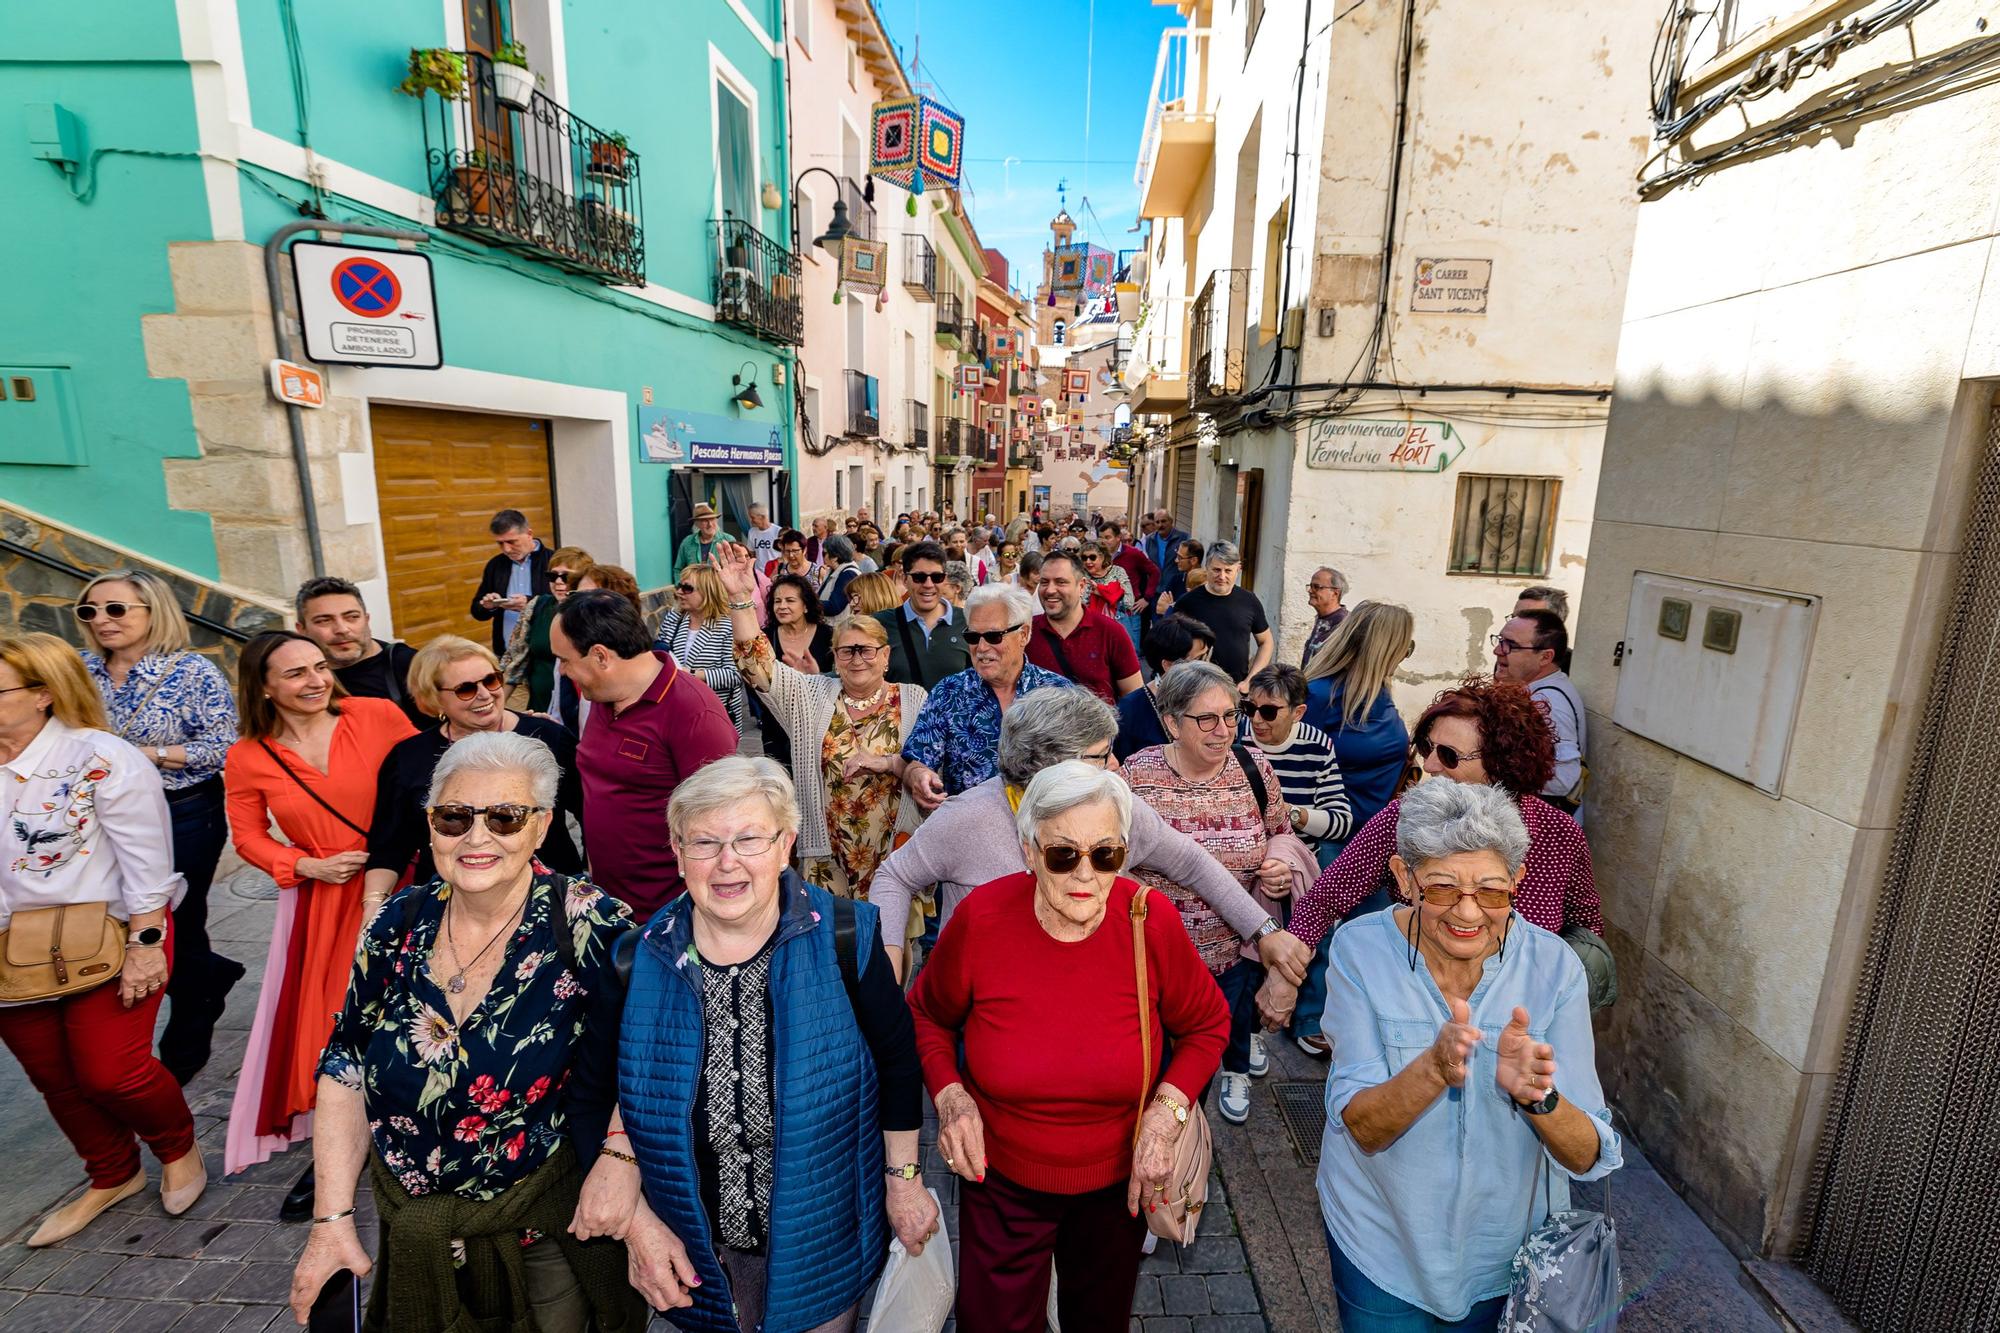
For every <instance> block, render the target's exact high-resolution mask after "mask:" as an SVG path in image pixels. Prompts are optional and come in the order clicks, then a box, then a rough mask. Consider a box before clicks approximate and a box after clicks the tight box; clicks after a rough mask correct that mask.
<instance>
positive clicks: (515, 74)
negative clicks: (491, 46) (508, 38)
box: [493, 42, 535, 111]
mask: <svg viewBox="0 0 2000 1333" xmlns="http://www.w3.org/2000/svg"><path fill="white" fill-rule="evenodd" d="M493 95H494V96H495V97H497V98H499V99H500V100H501V101H502V102H505V103H506V104H507V105H508V106H511V107H513V108H514V109H515V110H516V111H526V110H527V109H528V107H529V105H530V104H531V103H532V102H533V101H534V100H535V72H534V71H533V70H531V69H529V68H528V48H527V47H525V46H523V45H521V43H519V42H507V43H504V44H503V45H502V46H501V47H500V49H499V50H497V51H495V52H494V53H493Z"/></svg>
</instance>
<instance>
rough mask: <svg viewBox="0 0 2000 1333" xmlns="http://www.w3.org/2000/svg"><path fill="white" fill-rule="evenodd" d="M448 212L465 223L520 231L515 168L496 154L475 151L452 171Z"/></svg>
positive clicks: (510, 162)
mask: <svg viewBox="0 0 2000 1333" xmlns="http://www.w3.org/2000/svg"><path fill="white" fill-rule="evenodd" d="M447 203H448V209H449V211H450V212H451V213H453V214H455V215H457V216H458V217H459V218H461V219H462V220H464V221H468V222H476V223H479V224H481V225H484V226H488V227H497V228H500V229H503V230H508V231H513V230H518V229H519V227H520V224H521V219H519V218H518V217H517V216H516V213H517V212H518V210H517V208H516V207H515V205H516V203H517V189H516V183H515V179H514V164H513V162H512V161H510V160H509V159H507V158H505V157H502V156H500V155H498V154H495V153H487V152H484V151H482V150H480V149H476V148H475V149H474V150H473V151H471V152H470V153H467V154H466V155H465V161H464V162H463V163H462V164H460V165H459V166H456V167H454V168H452V173H451V192H450V194H449V195H448V196H447Z"/></svg>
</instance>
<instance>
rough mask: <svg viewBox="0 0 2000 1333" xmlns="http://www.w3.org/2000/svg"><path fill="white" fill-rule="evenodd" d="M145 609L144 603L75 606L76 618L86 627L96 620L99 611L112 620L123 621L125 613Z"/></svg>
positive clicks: (84, 603) (83, 603) (92, 603)
mask: <svg viewBox="0 0 2000 1333" xmlns="http://www.w3.org/2000/svg"><path fill="white" fill-rule="evenodd" d="M145 609H146V604H145V603H144V602H103V603H98V602H79V603H77V606H76V618H77V619H78V620H81V621H82V622H83V623H84V624H86V625H88V624H89V623H90V622H91V621H93V620H95V619H97V613H98V612H99V611H102V612H104V614H105V615H107V616H109V617H111V618H112V619H113V620H123V619H124V618H125V613H126V612H127V611H143V610H145Z"/></svg>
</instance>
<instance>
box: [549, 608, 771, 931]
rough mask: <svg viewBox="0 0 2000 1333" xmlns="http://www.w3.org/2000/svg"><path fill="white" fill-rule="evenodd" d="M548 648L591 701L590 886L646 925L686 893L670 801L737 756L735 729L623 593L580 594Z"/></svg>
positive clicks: (552, 630)
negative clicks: (670, 828)
mask: <svg viewBox="0 0 2000 1333" xmlns="http://www.w3.org/2000/svg"><path fill="white" fill-rule="evenodd" d="M549 648H550V651H552V652H553V653H554V654H555V657H556V661H557V662H559V663H561V664H562V673H563V675H565V676H567V677H568V678H569V679H570V681H571V682H572V683H573V684H574V685H575V686H576V688H577V692H578V693H579V694H581V695H582V696H583V697H584V698H586V699H588V700H590V716H589V718H588V719H587V720H586V721H585V723H584V727H583V736H582V738H581V739H579V740H578V741H577V745H576V767H577V772H578V774H579V775H580V776H581V777H582V778H583V828H584V835H583V837H584V850H585V852H586V853H587V854H588V857H589V860H590V879H591V882H592V883H593V884H596V885H597V886H598V887H599V888H601V889H603V890H605V891H606V892H607V893H609V894H611V895H612V896H613V897H615V898H618V899H620V900H621V901H623V902H625V903H627V904H628V905H630V907H631V908H632V912H633V915H635V916H636V917H638V919H639V920H641V921H644V920H646V919H647V918H649V917H651V916H652V915H653V913H654V912H656V911H658V910H659V909H660V908H661V907H662V906H663V905H664V904H666V903H667V902H668V901H670V900H671V899H673V898H675V897H678V896H679V894H680V892H681V890H682V889H683V888H685V887H686V885H685V884H683V883H682V880H681V869H680V863H679V862H678V861H676V860H675V858H674V849H673V846H672V845H671V844H670V843H669V842H668V840H667V800H668V798H669V797H671V796H672V795H673V794H674V788H675V787H677V786H679V785H680V782H681V780H682V779H683V778H685V777H687V776H688V775H689V774H690V773H692V772H694V771H695V770H696V769H697V768H700V767H701V766H702V765H703V764H705V763H707V762H708V761H709V760H711V759H720V758H721V757H722V756H723V755H726V754H735V753H736V727H735V725H734V724H732V723H731V722H730V720H729V710H728V709H727V708H725V707H723V704H722V700H720V699H718V698H717V697H716V695H715V691H714V690H711V689H710V688H709V687H708V685H707V683H706V682H704V681H703V680H702V679H701V677H700V676H697V675H695V674H694V673H693V672H692V671H683V670H682V669H681V667H680V665H679V664H678V663H677V662H675V661H674V659H673V655H672V654H671V653H656V652H654V651H653V636H652V635H651V634H649V633H647V631H646V622H645V621H643V620H641V619H640V618H639V612H638V609H637V608H636V607H634V606H633V605H632V603H631V602H630V601H629V600H627V599H626V598H625V597H623V596H621V595H620V594H618V593H614V592H602V591H592V592H573V593H571V594H570V595H569V597H568V599H567V600H565V601H564V602H563V604H562V608H561V609H560V610H558V611H557V612H556V618H555V622H554V623H553V624H551V625H550V626H549Z"/></svg>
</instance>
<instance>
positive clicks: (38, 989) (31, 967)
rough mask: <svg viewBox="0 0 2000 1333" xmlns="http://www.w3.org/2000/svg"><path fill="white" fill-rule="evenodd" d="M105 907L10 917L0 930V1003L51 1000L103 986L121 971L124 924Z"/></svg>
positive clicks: (45, 909) (67, 906) (31, 911)
mask: <svg viewBox="0 0 2000 1333" xmlns="http://www.w3.org/2000/svg"><path fill="white" fill-rule="evenodd" d="M110 906H111V905H110V904H109V903H65V904H64V905H63V906H61V907H36V908H31V909H29V910H27V911H24V912H16V913H14V916H13V919H12V920H11V921H9V922H8V923H7V929H5V930H0V1000H6V1001H9V1002H12V1003H16V1004H18V1003H21V1002H22V1001H26V1000H55V999H60V998H61V997H63V996H65V995H79V994H81V993H83V992H84V991H87V990H92V989H94V988H96V987H98V986H102V985H103V984H104V983H105V982H107V981H109V980H111V978H113V977H115V976H117V975H118V970H119V969H120V968H122V967H123V966H125V923H124V922H123V921H120V920H119V919H118V918H117V917H115V916H113V915H111V911H110Z"/></svg>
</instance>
